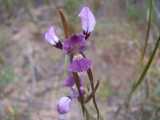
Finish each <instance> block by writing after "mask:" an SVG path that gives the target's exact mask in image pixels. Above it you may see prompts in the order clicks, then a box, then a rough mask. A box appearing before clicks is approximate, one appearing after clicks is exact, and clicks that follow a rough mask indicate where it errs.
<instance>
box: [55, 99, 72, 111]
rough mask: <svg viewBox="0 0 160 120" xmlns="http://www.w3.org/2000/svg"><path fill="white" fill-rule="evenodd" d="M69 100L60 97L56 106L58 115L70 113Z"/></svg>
mask: <svg viewBox="0 0 160 120" xmlns="http://www.w3.org/2000/svg"><path fill="white" fill-rule="evenodd" d="M71 101H72V100H71V98H70V97H62V98H61V99H60V100H59V102H58V104H57V111H58V113H59V114H65V113H68V112H69V111H70V108H71Z"/></svg>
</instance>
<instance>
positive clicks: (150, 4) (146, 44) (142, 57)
mask: <svg viewBox="0 0 160 120" xmlns="http://www.w3.org/2000/svg"><path fill="white" fill-rule="evenodd" d="M152 1H153V0H150V3H149V18H148V19H147V21H148V24H147V31H146V36H145V43H144V47H143V50H142V55H141V62H142V63H143V60H144V56H145V53H146V49H147V46H148V40H149V33H150V29H151V21H152V10H153V5H152Z"/></svg>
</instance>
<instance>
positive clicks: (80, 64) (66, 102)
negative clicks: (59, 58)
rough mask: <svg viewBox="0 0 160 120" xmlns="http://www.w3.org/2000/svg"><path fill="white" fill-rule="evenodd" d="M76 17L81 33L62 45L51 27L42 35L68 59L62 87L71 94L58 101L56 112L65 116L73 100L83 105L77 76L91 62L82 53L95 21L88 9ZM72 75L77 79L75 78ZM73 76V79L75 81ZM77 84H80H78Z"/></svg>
mask: <svg viewBox="0 0 160 120" xmlns="http://www.w3.org/2000/svg"><path fill="white" fill-rule="evenodd" d="M78 16H79V17H80V19H81V24H82V29H83V33H78V34H73V35H72V36H70V37H68V38H67V39H66V40H64V42H63V43H62V42H61V41H60V40H59V38H58V36H57V35H56V31H55V28H54V27H53V26H51V27H50V28H49V29H48V31H47V32H46V33H45V34H44V37H45V39H46V41H47V42H48V43H49V44H51V45H53V46H54V47H56V48H59V49H61V50H63V51H64V53H65V54H66V55H68V56H69V58H70V64H69V65H68V68H67V69H68V72H69V74H68V77H67V79H65V81H64V86H66V87H69V88H70V89H71V94H70V96H68V97H62V98H60V100H59V101H58V104H57V111H58V113H59V114H65V113H68V112H69V111H70V108H71V103H72V100H73V99H74V98H77V99H78V100H80V103H81V105H82V108H83V105H84V104H83V100H84V97H85V96H84V94H85V90H84V86H83V81H82V80H81V77H79V76H80V75H79V74H80V73H84V72H86V71H87V70H89V69H90V68H91V60H89V59H88V58H86V57H85V54H84V51H85V50H86V49H87V41H86V40H87V39H88V37H89V36H90V33H91V32H92V31H93V30H94V27H95V24H96V20H95V17H94V15H93V13H92V12H91V10H90V9H89V8H88V7H83V8H82V10H81V12H80V13H79V15H78ZM87 72H88V71H87ZM74 75H76V76H78V77H75V76H74ZM73 76H74V77H75V80H74V77H73ZM76 78H77V79H76ZM76 80H79V81H76ZM78 82H80V84H79V83H78ZM91 85H92V84H91ZM93 87H94V84H93ZM93 91H94V90H93ZM93 98H94V97H93ZM81 99H82V100H81Z"/></svg>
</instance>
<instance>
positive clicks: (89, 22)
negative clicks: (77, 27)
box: [78, 7, 96, 33]
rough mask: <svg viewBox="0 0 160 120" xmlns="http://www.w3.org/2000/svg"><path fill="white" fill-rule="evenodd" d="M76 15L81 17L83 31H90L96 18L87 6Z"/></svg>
mask: <svg viewBox="0 0 160 120" xmlns="http://www.w3.org/2000/svg"><path fill="white" fill-rule="evenodd" d="M78 16H79V17H80V19H81V24H82V29H83V31H85V32H86V33H90V32H92V31H93V30H94V27H95V24H96V19H95V17H94V15H93V13H92V11H91V10H90V9H89V8H88V7H83V8H82V10H81V12H80V13H79V15H78Z"/></svg>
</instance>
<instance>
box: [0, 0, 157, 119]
mask: <svg viewBox="0 0 160 120" xmlns="http://www.w3.org/2000/svg"><path fill="white" fill-rule="evenodd" d="M84 5H88V6H89V7H90V8H91V9H92V10H93V12H94V14H95V16H96V20H97V24H96V28H95V30H94V32H93V33H92V36H91V37H90V40H89V41H90V45H89V49H88V51H87V52H86V55H87V56H88V57H89V58H91V59H92V60H93V73H94V78H95V79H96V80H100V87H99V89H98V91H97V94H96V97H97V102H98V105H99V108H100V111H101V114H102V116H103V117H104V120H159V119H160V113H159V110H160V53H158V54H157V55H156V59H155V60H154V63H153V65H152V67H151V68H150V71H149V73H148V74H147V76H146V78H145V79H147V80H148V82H149V83H148V86H147V88H146V86H145V85H141V87H140V88H139V90H138V91H137V93H136V94H134V97H133V99H132V101H131V107H130V109H129V111H128V112H127V113H126V112H125V110H123V109H121V111H120V113H119V114H118V115H117V116H116V115H115V114H116V111H117V109H118V108H119V106H120V105H122V104H123V102H124V99H125V98H126V95H127V93H128V91H129V90H130V88H131V85H132V84H133V82H134V81H135V80H137V78H138V77H139V75H140V73H141V70H139V67H140V66H139V64H138V63H139V60H140V55H141V51H142V49H143V46H144V40H145V36H146V29H147V20H148V11H149V0H0V120H58V114H57V111H56V103H57V101H58V100H59V98H60V97H61V96H64V95H67V94H68V93H69V90H68V89H67V88H64V87H63V80H64V79H65V77H66V76H65V74H64V73H65V71H66V68H65V67H64V55H63V53H62V52H61V51H59V50H57V49H56V48H53V47H52V46H50V45H49V44H47V43H46V42H45V41H44V36H43V34H44V32H45V31H46V30H47V29H48V27H49V26H50V25H54V26H55V27H56V30H57V34H58V36H59V37H60V38H61V39H64V33H63V27H62V24H61V19H60V17H59V14H58V11H57V9H58V8H62V9H63V10H64V12H65V14H66V16H67V18H68V21H69V23H70V25H71V26H72V31H73V32H75V33H76V32H81V24H80V20H79V18H78V13H79V11H80V10H81V8H82V7H83V6H84ZM152 16H153V17H152V21H151V24H152V26H151V31H150V36H149V44H148V47H147V53H146V55H145V57H144V60H145V61H147V60H148V58H149V56H150V53H151V52H152V50H153V47H154V45H155V41H156V39H157V35H158V32H159V23H160V0H153V14H152ZM146 91H148V92H149V93H146ZM146 94H149V96H148V97H147V99H146ZM79 111H80V108H79V105H78V104H77V103H76V102H75V103H74V104H73V105H72V109H71V112H69V113H68V114H67V115H66V116H67V117H66V119H67V120H81V117H80V114H79ZM91 111H92V110H91ZM93 113H94V111H93ZM115 116H116V117H115Z"/></svg>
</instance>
